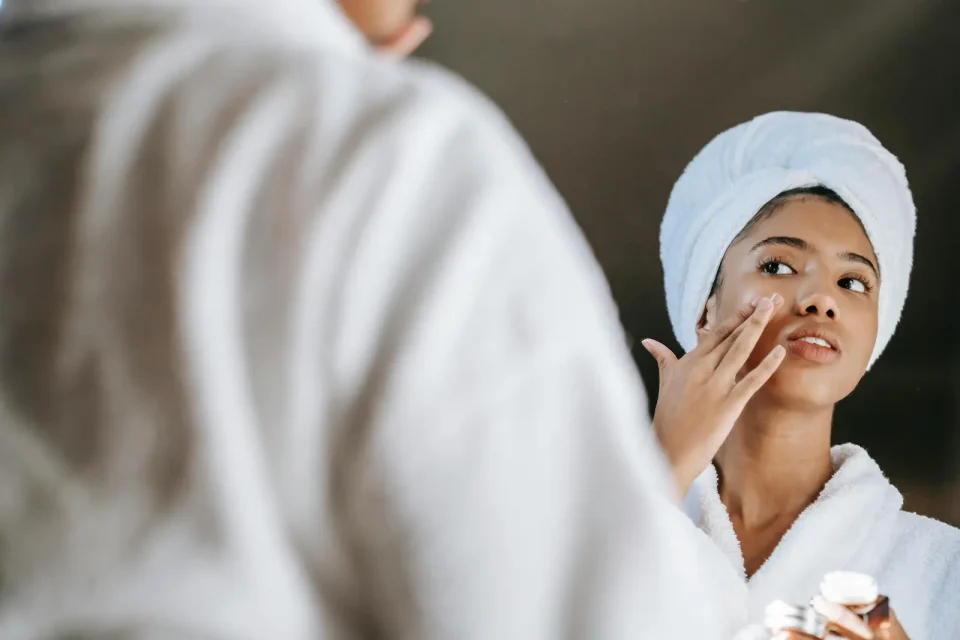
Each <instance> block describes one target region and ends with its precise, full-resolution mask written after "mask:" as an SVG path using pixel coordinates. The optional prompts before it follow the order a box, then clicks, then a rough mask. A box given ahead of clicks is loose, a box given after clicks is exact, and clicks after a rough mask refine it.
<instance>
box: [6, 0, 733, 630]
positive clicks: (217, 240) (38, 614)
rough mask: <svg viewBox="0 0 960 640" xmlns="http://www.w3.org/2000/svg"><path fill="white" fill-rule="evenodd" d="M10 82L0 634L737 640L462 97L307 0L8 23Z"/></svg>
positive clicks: (572, 232)
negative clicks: (378, 52)
mask: <svg viewBox="0 0 960 640" xmlns="http://www.w3.org/2000/svg"><path fill="white" fill-rule="evenodd" d="M0 60H2V61H3V67H2V71H0V92H2V95H4V96H7V99H5V100H2V101H0V287H2V289H0V290H2V295H3V303H2V305H0V585H2V589H3V598H0V638H4V639H5V640H7V639H10V640H21V639H24V640H40V639H43V640H50V639H51V638H57V637H66V636H67V634H69V637H71V638H97V639H102V638H111V639H116V640H120V639H123V640H134V639H137V640H147V639H161V638H163V639H166V638H196V639H199V638H206V639H215V640H247V639H249V640H264V639H277V640H280V639H282V640H306V639H313V638H328V639H354V638H370V637H375V638H401V639H410V640H431V639H442V640H450V639H453V638H456V639H457V640H470V639H471V638H476V639H478V640H480V639H483V640H489V639H492V638H497V639H498V640H510V639H517V640H536V639H544V640H555V639H556V638H590V639H600V638H602V639H605V640H616V639H624V640H627V639H629V640H635V639H636V638H671V639H674V638H697V639H704V638H720V637H722V636H721V635H720V634H719V631H718V630H717V628H716V625H715V624H714V621H715V620H717V619H719V612H717V611H716V610H715V609H714V608H713V605H712V601H711V600H710V599H708V597H707V595H706V592H705V591H704V590H703V587H702V586H701V585H700V584H699V582H698V580H697V575H698V566H699V559H698V557H697V551H696V549H697V546H696V544H695V543H694V541H693V537H694V536H695V535H697V532H696V530H695V529H694V528H693V527H691V526H690V524H689V522H688V521H687V519H686V517H685V516H684V515H683V513H682V512H681V510H680V509H678V508H677V507H676V506H675V504H674V503H673V501H671V500H670V499H669V493H670V488H669V486H668V481H667V477H668V476H667V473H666V465H665V463H664V461H663V460H662V459H661V457H660V454H659V453H658V450H657V448H656V446H655V443H654V440H653V436H652V433H651V432H650V430H649V428H648V427H649V420H648V417H647V406H646V400H645V397H644V394H643V389H642V386H641V381H640V379H639V376H638V374H637V372H636V370H635V368H634V365H633V362H632V360H631V358H630V355H629V352H628V350H627V348H626V345H625V344H624V340H623V333H622V330H621V328H620V326H619V323H618V319H617V312H616V309H615V307H614V305H613V303H612V299H611V297H610V293H609V291H608V288H607V285H606V283H605V281H604V278H603V274H602V272H601V270H600V268H599V266H598V265H597V263H596V261H595V259H594V258H593V256H592V255H591V253H590V251H589V248H588V247H587V245H586V243H585V241H584V239H583V237H582V235H581V233H580V232H579V230H578V229H577V227H576V225H575V224H574V222H573V220H572V218H571V217H570V215H569V213H568V212H567V210H566V207H565V206H564V204H563V202H562V201H561V200H560V198H559V197H558V195H557V193H556V192H555V190H554V189H553V188H552V187H551V185H550V184H549V182H548V181H547V180H546V178H545V177H544V176H543V175H542V172H541V171H540V169H539V167H538V166H537V165H536V163H535V162H534V160H533V159H532V157H531V155H530V154H529V152H528V151H527V150H526V149H525V148H524V146H523V145H522V143H521V142H520V140H519V139H518V138H517V136H516V135H515V134H514V132H513V131H512V130H511V129H510V127H509V126H508V124H507V123H506V122H505V120H504V119H503V118H502V116H501V115H500V114H499V113H497V111H496V110H495V109H493V108H492V107H491V106H490V105H489V104H487V103H486V102H485V101H484V100H483V99H482V98H480V97H479V96H478V95H477V94H476V93H475V92H474V91H473V90H471V89H470V88H469V87H466V86H464V85H463V84H462V83H460V82H459V81H457V80H456V79H454V78H452V77H451V76H449V75H447V74H445V73H443V72H440V71H438V70H436V69H433V68H430V67H427V66H424V65H418V64H398V63H394V62H390V61H383V60H377V59H374V58H373V57H372V56H371V55H370V52H369V51H367V50H366V48H365V47H364V45H363V43H362V42H361V41H360V39H359V38H358V37H357V36H356V34H354V33H353V32H352V31H351V30H350V27H349V26H348V25H347V23H346V22H345V20H343V18H342V16H340V15H339V14H338V13H337V11H336V9H335V7H334V6H333V5H332V4H330V3H329V2H322V1H320V0H270V1H269V2H268V1H265V0H256V1H254V0H233V1H232V2H229V1H224V2H217V3H214V2H202V1H200V0H166V1H164V0H129V1H124V0H117V1H116V2H110V1H109V0H49V1H46V0H19V1H18V0H11V1H10V2H8V4H7V5H6V6H5V7H4V9H3V19H2V23H0ZM691 602H695V603H697V605H696V610H697V615H696V616H689V615H685V614H686V612H687V611H688V609H689V606H690V603H691Z"/></svg>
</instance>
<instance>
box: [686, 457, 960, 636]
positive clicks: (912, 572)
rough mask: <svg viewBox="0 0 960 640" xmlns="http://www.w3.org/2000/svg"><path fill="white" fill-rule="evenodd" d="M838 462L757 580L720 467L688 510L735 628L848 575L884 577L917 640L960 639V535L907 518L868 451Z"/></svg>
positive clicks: (691, 497)
mask: <svg viewBox="0 0 960 640" xmlns="http://www.w3.org/2000/svg"><path fill="white" fill-rule="evenodd" d="M832 456H833V464H834V469H835V471H834V475H833V477H832V478H831V479H830V481H829V482H828V483H827V485H826V486H825V487H824V489H823V491H822V492H821V494H820V496H819V498H817V500H816V502H814V503H813V504H812V505H810V506H809V507H808V508H807V509H806V510H805V511H804V512H803V513H802V514H801V515H800V517H799V518H798V519H797V521H796V522H795V523H794V524H793V526H792V527H791V528H790V530H789V531H787V533H786V535H784V537H783V539H782V540H781V541H780V544H779V545H778V546H777V548H776V549H775V550H774V552H773V554H772V555H771V556H770V558H769V559H767V561H766V562H765V563H764V564H763V565H762V566H761V567H760V569H759V570H758V571H757V572H756V573H755V574H754V575H753V576H752V577H751V578H750V580H749V581H747V579H746V571H745V569H744V565H743V555H742V553H741V551H740V543H739V541H738V540H737V537H736V534H735V533H734V530H733V525H732V524H731V522H730V517H729V514H728V513H727V510H726V507H724V505H723V503H722V502H721V501H720V496H719V493H718V490H717V471H716V468H715V467H713V466H712V465H711V466H710V467H708V468H707V470H706V471H705V472H704V473H703V474H702V475H701V476H700V477H699V478H698V479H697V480H696V482H695V483H694V485H693V487H692V489H691V490H690V493H689V494H688V495H687V499H686V501H685V511H686V512H687V514H688V515H689V516H690V518H691V519H692V521H693V522H694V523H696V524H697V526H698V527H699V528H700V530H701V531H702V532H703V533H704V534H705V536H706V537H708V538H709V541H708V542H709V544H711V546H713V549H714V554H713V557H712V558H711V559H710V560H709V561H708V562H709V565H708V566H709V567H710V569H709V571H708V572H707V573H708V574H709V575H711V576H712V577H713V588H714V592H715V593H716V594H720V595H722V597H724V598H726V603H725V607H724V608H725V610H726V611H728V612H730V613H731V614H733V618H732V620H731V622H730V628H731V629H736V628H739V627H742V626H744V625H745V624H746V623H748V622H749V623H762V622H763V610H764V608H765V607H766V605H768V604H770V603H771V602H772V601H774V600H784V601H786V602H790V603H794V604H804V603H807V602H809V601H810V599H811V598H812V597H813V596H814V595H816V594H817V593H819V585H820V581H821V579H822V578H823V576H824V575H825V574H827V573H829V572H831V571H841V570H849V571H859V572H862V573H867V574H869V575H872V576H874V577H876V578H877V581H878V583H879V586H880V591H881V593H883V594H885V595H887V596H889V597H890V604H891V606H892V607H893V608H894V610H895V611H896V613H897V617H898V618H899V620H900V622H901V624H902V625H903V627H904V629H905V630H906V632H907V633H908V634H909V635H910V637H911V638H913V639H920V638H922V639H924V640H955V639H956V638H960V531H958V530H957V529H955V528H954V527H951V526H949V525H946V524H943V523H941V522H937V521H936V520H931V519H930V518H925V517H923V516H919V515H916V514H914V513H908V512H905V511H903V510H902V509H901V508H902V506H903V497H902V496H901V495H900V492H899V491H897V490H896V488H894V486H893V485H892V484H890V482H889V480H887V478H886V477H885V476H884V475H883V472H882V471H881V470H880V467H878V466H877V464H876V462H874V461H873V459H872V458H870V456H869V455H868V454H867V452H866V451H864V450H863V449H862V448H860V447H858V446H856V445H852V444H847V445H841V446H836V447H834V448H833V451H832Z"/></svg>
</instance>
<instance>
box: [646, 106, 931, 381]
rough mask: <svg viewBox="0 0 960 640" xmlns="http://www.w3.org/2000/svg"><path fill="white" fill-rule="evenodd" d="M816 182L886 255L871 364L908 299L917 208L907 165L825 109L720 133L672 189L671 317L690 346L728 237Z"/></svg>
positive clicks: (667, 234)
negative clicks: (837, 198) (847, 207)
mask: <svg viewBox="0 0 960 640" xmlns="http://www.w3.org/2000/svg"><path fill="white" fill-rule="evenodd" d="M814 186H823V187H826V188H828V189H831V190H833V191H835V192H836V193H837V195H839V196H840V197H841V198H843V199H844V201H846V203H847V204H849V205H850V207H851V208H852V209H853V210H854V212H856V214H857V217H859V218H860V221H861V223H862V224H863V227H864V229H865V230H866V232H867V237H868V238H869V239H870V242H871V243H872V245H873V249H874V252H875V253H876V255H877V260H879V262H880V265H879V268H880V275H881V285H880V294H879V295H880V298H879V327H878V333H877V342H876V345H875V346H874V350H873V354H872V356H871V358H870V365H873V363H874V362H875V361H876V359H877V358H878V357H879V356H880V354H881V353H882V352H883V350H884V348H885V347H886V346H887V343H888V342H889V341H890V338H891V337H892V336H893V332H894V329H895V328H896V326H897V322H898V321H899V320H900V314H901V312H902V310H903V304H904V301H905V300H906V297H907V288H908V286H909V281H910V269H911V266H912V264H913V238H914V234H915V231H916V207H915V206H914V203H913V197H912V195H911V194H910V188H909V186H908V184H907V177H906V172H905V170H904V168H903V165H902V164H900V162H899V161H898V160H897V158H896V157H894V156H893V154H891V153H890V152H889V151H887V150H886V149H884V148H883V146H882V145H881V144H880V142H879V141H878V140H877V139H876V138H875V137H874V136H873V135H872V134H871V133H870V132H869V131H868V130H867V129H866V127H864V126H862V125H860V124H858V123H856V122H851V121H849V120H843V119H841V118H836V117H834V116H829V115H824V114H819V113H790V112H776V113H769V114H766V115H763V116H760V117H757V118H755V119H753V120H751V121H749V122H746V123H744V124H741V125H738V126H736V127H733V128H732V129H730V130H728V131H725V132H724V133H721V134H720V135H718V136H717V137H716V138H714V139H713V140H712V141H711V142H710V143H709V144H708V145H707V146H706V147H704V148H703V150H702V151H700V153H699V154H697V156H696V157H695V158H694V159H693V160H692V161H691V162H690V164H689V165H688V166H687V168H686V170H685V171H684V172H683V175H682V176H681V177H680V179H679V180H678V181H677V183H676V185H675V186H674V188H673V192H672V193H671V195H670V201H669V203H668V204H667V211H666V214H665V215H664V218H663V225H662V227H661V229H660V259H661V260H662V262H663V273H664V284H665V287H666V294H667V308H668V310H669V312H670V321H671V322H672V323H673V330H674V333H675V334H676V337H677V340H678V341H679V342H680V344H681V346H682V347H683V348H684V349H685V350H687V351H690V350H691V349H693V348H694V347H696V345H697V334H696V329H697V323H698V322H699V320H700V318H701V316H702V314H703V310H704V305H705V304H706V301H707V298H708V296H709V295H710V288H711V286H712V285H713V282H714V279H715V277H716V275H717V270H718V269H719V268H720V263H721V261H722V259H723V256H724V254H725V253H726V251H727V248H728V247H729V246H730V243H731V242H733V240H734V239H735V238H736V237H737V235H738V234H739V233H740V232H741V231H742V230H743V228H744V226H745V225H746V224H747V223H748V222H749V221H750V220H751V219H752V218H753V216H754V215H756V214H757V212H758V211H759V210H760V209H761V208H762V207H763V205H765V204H766V203H767V202H769V201H770V200H772V199H773V198H774V197H776V196H777V195H779V194H780V193H782V192H784V191H787V190H790V189H796V188H801V187H814ZM868 368H869V367H868Z"/></svg>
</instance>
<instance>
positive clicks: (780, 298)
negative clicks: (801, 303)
mask: <svg viewBox="0 0 960 640" xmlns="http://www.w3.org/2000/svg"><path fill="white" fill-rule="evenodd" d="M770 300H772V301H773V304H780V303H781V302H783V296H781V295H780V294H779V293H777V292H776V291H774V292H773V293H771V294H770Z"/></svg>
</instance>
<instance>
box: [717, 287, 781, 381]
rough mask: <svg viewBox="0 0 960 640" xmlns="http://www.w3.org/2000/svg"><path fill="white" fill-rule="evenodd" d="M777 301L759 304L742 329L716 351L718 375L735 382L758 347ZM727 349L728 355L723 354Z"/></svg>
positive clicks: (761, 301)
mask: <svg viewBox="0 0 960 640" xmlns="http://www.w3.org/2000/svg"><path fill="white" fill-rule="evenodd" d="M775 304H776V303H775V301H774V300H771V299H770V298H763V299H761V300H760V302H758V303H757V309H756V311H754V312H753V315H751V316H750V317H749V318H748V319H747V321H746V322H744V323H743V325H742V326H741V327H740V329H739V330H738V331H736V332H735V334H734V335H731V336H730V337H729V338H728V339H727V341H726V343H725V344H724V345H721V346H720V347H718V348H717V349H716V350H715V351H716V352H717V353H718V354H721V353H722V355H720V356H719V358H720V361H719V363H718V364H717V373H718V374H721V375H726V376H728V378H729V379H731V380H733V379H735V378H736V376H737V373H739V371H740V369H741V368H743V365H744V364H746V362H747V359H748V358H749V357H750V354H751V353H753V348H754V347H755V346H757V342H758V341H759V340H760V336H761V334H763V330H764V328H765V327H766V326H767V322H768V321H769V320H770V317H771V316H772V315H773V309H774V306H775ZM724 347H726V353H723V350H724Z"/></svg>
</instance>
